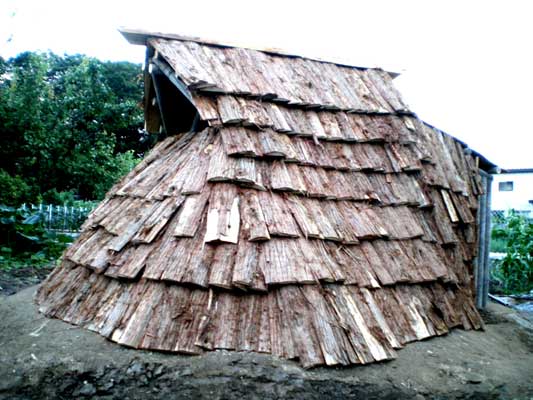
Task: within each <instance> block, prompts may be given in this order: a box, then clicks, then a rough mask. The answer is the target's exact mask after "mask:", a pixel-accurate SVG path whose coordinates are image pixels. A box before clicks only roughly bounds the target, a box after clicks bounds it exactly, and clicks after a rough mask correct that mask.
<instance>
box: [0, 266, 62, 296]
mask: <svg viewBox="0 0 533 400" xmlns="http://www.w3.org/2000/svg"><path fill="white" fill-rule="evenodd" d="M53 269H54V265H53V264H52V265H50V266H45V267H39V268H35V267H25V268H17V269H12V270H9V271H5V270H2V269H0V299H1V296H9V295H12V294H15V293H17V292H18V291H20V290H22V289H24V288H26V287H28V286H33V285H36V284H38V283H39V282H41V281H42V280H43V279H44V278H46V276H47V275H48V274H49V273H50V272H52V270H53Z"/></svg>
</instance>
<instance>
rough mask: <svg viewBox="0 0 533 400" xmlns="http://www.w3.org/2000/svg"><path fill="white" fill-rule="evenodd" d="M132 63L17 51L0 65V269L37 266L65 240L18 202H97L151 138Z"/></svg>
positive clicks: (138, 72)
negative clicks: (146, 130)
mask: <svg viewBox="0 0 533 400" xmlns="http://www.w3.org/2000/svg"><path fill="white" fill-rule="evenodd" d="M142 96H143V82H142V75H141V68H140V65H137V64H132V63H129V62H102V61H99V60H97V59H94V58H89V57H86V56H83V55H65V56H58V55H56V54H52V53H35V52H25V53H21V54H19V55H18V56H17V57H15V58H12V59H9V60H4V59H2V58H0V268H2V267H4V268H6V267H8V266H9V267H10V268H11V267H13V266H18V265H24V264H31V265H41V264H45V263H49V262H50V261H51V260H54V259H56V258H57V257H58V256H59V255H60V254H61V252H62V251H63V249H64V247H65V246H66V244H67V243H68V242H69V241H70V240H71V238H70V237H68V236H66V235H59V234H54V233H51V232H47V231H46V230H45V229H44V228H43V221H42V215H38V214H37V213H32V212H31V211H27V210H19V209H18V208H19V206H20V205H21V204H22V203H34V204H36V203H40V202H45V203H52V204H61V205H62V204H67V205H73V204H75V203H79V202H80V201H83V200H87V201H94V200H99V199H102V198H103V196H104V195H105V193H106V192H107V190H108V189H109V188H110V187H111V186H112V184H113V183H114V182H115V181H117V180H118V179H119V177H121V176H122V175H124V174H125V173H127V172H128V171H129V170H130V169H131V168H132V167H133V166H134V165H135V164H136V163H137V162H138V161H139V160H140V158H142V156H143V154H144V152H145V151H146V150H147V149H148V148H149V147H151V146H152V144H153V143H154V141H155V139H156V138H154V137H150V136H148V135H147V134H146V133H145V132H144V130H143V125H144V120H143V112H142V106H141V104H140V102H141V101H142Z"/></svg>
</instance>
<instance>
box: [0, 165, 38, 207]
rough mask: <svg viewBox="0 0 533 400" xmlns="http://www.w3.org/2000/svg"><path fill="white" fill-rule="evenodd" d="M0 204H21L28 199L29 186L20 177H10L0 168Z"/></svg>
mask: <svg viewBox="0 0 533 400" xmlns="http://www.w3.org/2000/svg"><path fill="white" fill-rule="evenodd" d="M0 188H2V189H1V190H0V204H9V205H15V204H21V203H24V202H26V201H28V199H29V198H30V192H31V190H30V186H29V185H28V184H27V183H26V182H24V180H23V179H22V178H21V177H20V176H11V175H10V174H8V173H7V172H6V171H4V170H3V169H1V168H0Z"/></svg>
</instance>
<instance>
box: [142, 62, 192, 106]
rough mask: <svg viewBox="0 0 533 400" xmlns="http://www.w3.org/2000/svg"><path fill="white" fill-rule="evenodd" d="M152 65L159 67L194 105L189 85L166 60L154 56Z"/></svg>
mask: <svg viewBox="0 0 533 400" xmlns="http://www.w3.org/2000/svg"><path fill="white" fill-rule="evenodd" d="M152 65H154V66H155V67H156V68H157V69H159V70H160V71H161V72H162V73H163V74H164V75H165V76H166V77H167V78H168V79H169V80H170V82H172V83H173V84H174V86H176V87H177V88H178V90H179V91H180V92H181V94H182V95H184V96H185V97H186V98H187V99H188V100H189V101H190V102H191V104H192V105H193V106H194V102H193V101H192V95H191V92H189V89H188V88H187V86H186V85H185V84H184V83H183V82H182V81H181V80H180V79H179V78H178V77H177V76H176V75H175V74H174V70H173V69H172V68H171V67H170V66H168V65H167V63H166V62H164V61H163V60H161V59H159V58H152ZM195 107H196V106H195Z"/></svg>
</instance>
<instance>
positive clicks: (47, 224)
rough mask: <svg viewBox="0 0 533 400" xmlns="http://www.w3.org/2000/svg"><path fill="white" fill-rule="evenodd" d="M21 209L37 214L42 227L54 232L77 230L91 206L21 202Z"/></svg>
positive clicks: (91, 208)
mask: <svg viewBox="0 0 533 400" xmlns="http://www.w3.org/2000/svg"><path fill="white" fill-rule="evenodd" d="M20 209H21V210H24V211H28V212H30V213H31V214H32V215H38V216H39V221H40V223H41V224H42V226H43V228H44V229H46V230H49V231H56V232H79V229H80V226H81V225H82V224H83V222H84V221H85V219H86V218H87V216H88V215H89V213H90V212H91V211H92V210H93V209H94V206H93V207H73V206H70V207H69V206H59V205H53V204H38V205H34V204H29V205H27V204H23V205H22V206H21V207H20Z"/></svg>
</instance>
